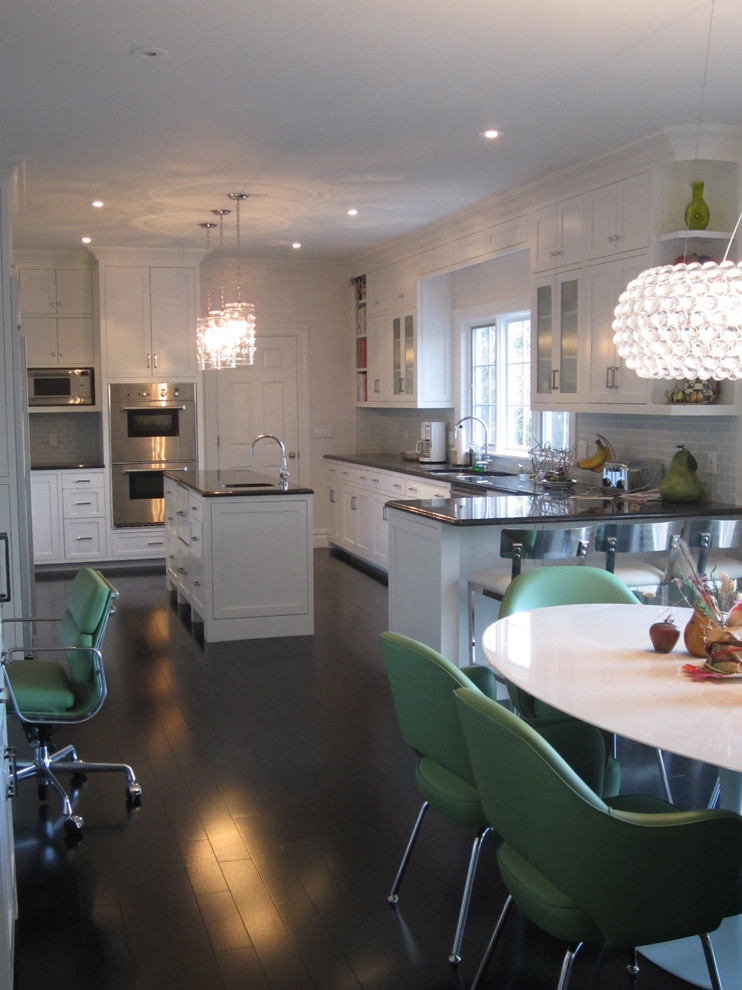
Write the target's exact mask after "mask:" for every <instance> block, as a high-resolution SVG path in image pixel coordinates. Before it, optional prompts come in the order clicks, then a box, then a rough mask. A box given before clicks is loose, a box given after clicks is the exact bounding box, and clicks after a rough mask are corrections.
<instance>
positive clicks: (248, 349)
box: [196, 193, 256, 371]
mask: <svg viewBox="0 0 742 990" xmlns="http://www.w3.org/2000/svg"><path fill="white" fill-rule="evenodd" d="M228 195H229V198H230V199H231V200H232V201H233V202H234V204H235V213H236V220H237V298H236V300H235V302H231V303H225V301H224V217H225V216H228V215H229V212H230V211H229V210H212V211H211V212H212V213H213V214H214V215H215V216H217V217H219V307H218V308H216V309H212V306H211V299H209V300H208V310H209V313H208V316H205V317H201V318H200V319H199V320H197V321H196V341H197V343H196V346H197V358H198V366H199V368H200V369H201V370H202V371H206V370H209V369H220V368H237V367H242V366H244V365H250V364H255V347H256V341H255V307H254V306H253V304H252V303H248V302H243V300H242V247H241V242H240V234H241V231H240V204H241V203H242V201H243V200H245V199H247V198H248V197H247V193H229V194H228ZM201 226H202V227H204V228H205V230H206V236H207V245H208V243H209V232H210V230H211V228H213V227H214V226H215V224H201Z"/></svg>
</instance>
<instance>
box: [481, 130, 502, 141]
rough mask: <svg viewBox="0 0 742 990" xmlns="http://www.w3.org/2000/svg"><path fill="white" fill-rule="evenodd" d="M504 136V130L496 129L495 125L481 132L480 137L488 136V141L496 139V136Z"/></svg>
mask: <svg viewBox="0 0 742 990" xmlns="http://www.w3.org/2000/svg"><path fill="white" fill-rule="evenodd" d="M501 136H502V131H496V130H495V129H494V127H490V128H488V129H487V130H486V131H481V132H480V137H483V138H487V140H488V141H494V140H495V139H496V138H499V137H501Z"/></svg>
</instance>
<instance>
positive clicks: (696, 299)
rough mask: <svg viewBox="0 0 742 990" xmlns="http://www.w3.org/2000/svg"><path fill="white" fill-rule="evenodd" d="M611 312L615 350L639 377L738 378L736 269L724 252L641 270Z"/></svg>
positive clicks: (741, 349)
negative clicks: (701, 259) (719, 260)
mask: <svg viewBox="0 0 742 990" xmlns="http://www.w3.org/2000/svg"><path fill="white" fill-rule="evenodd" d="M738 224H739V221H738ZM735 232H736V230H735ZM732 236H734V235H732ZM728 250H729V249H727V251H728ZM614 315H615V319H614V321H613V331H614V336H613V340H614V343H615V345H616V350H617V351H618V353H619V354H620V355H621V357H622V358H623V360H624V361H625V363H626V366H627V367H629V368H633V370H634V371H635V372H636V373H637V375H639V377H640V378H668V379H679V378H688V379H694V378H702V379H708V378H713V379H717V380H721V379H724V378H729V379H731V380H733V381H736V380H738V379H742V267H741V266H740V265H739V264H734V263H733V262H731V261H727V260H726V256H725V260H724V261H722V263H721V264H717V263H716V262H715V261H707V262H705V263H704V264H699V263H698V262H693V263H691V264H679V265H662V266H660V267H659V268H649V269H647V270H646V271H644V272H642V273H641V274H640V275H639V276H638V277H637V278H635V279H634V280H633V281H631V282H629V284H628V286H627V287H626V289H625V290H624V292H622V293H621V295H620V297H619V300H618V305H617V306H616V309H615V311H614Z"/></svg>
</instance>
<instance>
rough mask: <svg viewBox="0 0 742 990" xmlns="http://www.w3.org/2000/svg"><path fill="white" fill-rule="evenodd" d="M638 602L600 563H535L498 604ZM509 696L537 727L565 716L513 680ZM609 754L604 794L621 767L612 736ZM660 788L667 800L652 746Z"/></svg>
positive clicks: (506, 608) (615, 786)
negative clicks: (538, 564)
mask: <svg viewBox="0 0 742 990" xmlns="http://www.w3.org/2000/svg"><path fill="white" fill-rule="evenodd" d="M603 602H605V603H607V604H622V603H625V604H627V605H639V604H641V603H640V601H639V599H638V598H637V597H636V595H635V594H634V592H633V591H632V590H631V589H630V588H628V587H627V586H626V585H625V584H624V582H623V581H622V580H621V579H620V578H619V577H618V576H617V575H615V574H612V573H611V572H610V571H606V570H604V569H603V568H602V567H569V566H555V567H539V568H534V570H531V571H528V572H525V573H523V574H521V575H520V576H519V577H517V578H515V579H514V580H513V581H512V583H511V584H510V586H509V588H508V589H507V591H506V592H505V595H504V597H503V600H502V605H501V606H500V618H505V617H506V616H508V615H513V614H514V613H515V612H524V611H529V610H531V609H535V608H545V607H546V606H549V605H580V604H591V605H592V604H601V603H603ZM507 689H508V693H509V695H510V700H511V702H512V704H513V707H514V708H515V709H516V711H517V712H518V713H519V714H520V715H521V716H522V717H523V718H525V719H527V720H528V721H530V722H531V724H532V725H535V726H536V728H538V721H539V719H544V718H546V719H554V718H558V717H559V716H561V717H562V718H565V717H571V716H565V714H564V712H560V711H558V709H556V708H553V707H552V706H551V705H547V704H546V703H545V702H543V701H539V700H538V699H537V698H534V697H533V696H532V695H530V694H528V692H527V691H523V690H522V689H521V688H519V687H517V685H515V684H511V683H510V682H508V683H507ZM609 751H610V753H611V755H610V756H609V758H608V766H607V767H606V789H605V791H604V796H606V795H611V794H618V790H619V787H620V786H621V767H620V765H619V763H618V760H617V759H616V754H615V740H614V742H613V744H612V745H611V746H610V748H609ZM655 755H656V757H657V766H658V769H659V773H660V778H661V781H662V788H663V791H664V794H665V797H666V798H667V800H668V801H672V792H671V789H670V781H669V779H668V776H667V769H666V767H665V761H664V757H663V755H662V751H661V750H659V749H658V750H655Z"/></svg>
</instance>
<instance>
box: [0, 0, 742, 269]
mask: <svg viewBox="0 0 742 990" xmlns="http://www.w3.org/2000/svg"><path fill="white" fill-rule="evenodd" d="M711 10H712V0H621V2H620V3H616V4H606V3H600V2H596V0H563V2H561V3H557V2H555V0H507V2H505V0H458V2H456V3H450V2H448V3H445V4H444V3H442V2H441V0H364V2H362V3H361V2H359V0H314V2H313V3H307V2H306V0H305V2H299V0H198V2H197V0H156V2H153V0H117V2H101V0H63V2H60V0H9V3H7V4H5V5H4V7H3V12H2V14H0V93H1V94H2V98H1V99H0V156H3V157H6V158H7V157H18V158H19V159H22V160H24V161H25V163H26V165H25V167H26V189H27V195H26V204H25V206H24V208H23V209H22V210H21V211H20V212H19V213H18V215H17V216H16V218H15V220H14V242H15V244H16V246H17V247H22V248H55V249H56V248H67V247H78V246H79V245H80V238H81V236H82V235H84V234H88V235H90V236H91V237H92V238H93V241H94V244H95V245H96V246H106V247H112V246H140V247H165V246H167V247H195V248H200V247H204V246H205V235H204V232H203V231H202V230H200V229H199V227H198V223H199V222H200V221H205V220H211V219H213V217H211V215H210V210H212V209H215V208H217V207H225V208H226V207H228V206H229V205H230V204H229V202H228V201H227V198H226V194H227V193H228V192H246V193H249V195H250V199H249V200H248V201H247V202H246V203H245V204H244V206H243V212H242V218H243V225H242V230H243V247H244V251H245V253H246V254H249V253H252V254H253V255H255V256H258V255H259V256H265V257H288V256H291V257H295V256H296V254H295V252H293V251H292V249H291V247H290V245H291V243H292V242H293V241H295V240H298V241H301V242H302V244H303V248H302V252H301V256H302V257H335V258H339V257H347V256H348V255H349V254H350V253H353V252H360V251H363V250H366V249H368V248H372V247H373V246H374V245H376V244H379V243H381V242H383V241H385V240H389V239H390V238H392V237H395V236H397V235H400V234H404V233H406V232H408V231H411V230H414V229H416V228H418V227H421V226H423V225H424V224H426V223H429V222H431V221H433V220H436V219H438V218H440V217H443V216H446V215H448V214H451V213H454V212H456V211H457V210H460V209H462V208H464V207H467V206H470V205H472V204H474V203H476V202H479V201H480V200H483V199H486V198H488V197H490V196H493V195H495V194H497V193H500V192H503V191H505V190H507V189H509V188H512V187H514V186H517V185H520V184H522V183H523V182H525V181H528V180H530V179H534V178H536V177H538V176H540V175H543V174H545V173H547V172H550V171H553V170H554V169H557V168H559V167H561V166H564V165H567V164H570V163H572V162H575V161H578V160H580V159H583V158H587V157H590V156H592V155H596V154H599V153H602V152H605V151H607V150H609V149H611V148H615V147H618V146H620V145H623V144H625V143H628V142H631V141H633V140H635V139H636V138H639V137H643V136H646V135H649V134H652V133H654V132H656V131H658V130H660V128H662V127H664V126H669V125H675V124H694V123H696V122H697V121H698V120H699V119H703V121H704V123H722V124H739V123H740V122H742V99H741V97H742V72H741V71H740V68H739V53H740V50H741V49H742V44H741V43H742V20H741V19H740V16H739V0H715V7H714V15H713V22H712V31H711V42H710V47H709V51H710V58H709V65H708V72H707V73H706V74H705V73H704V66H705V62H706V52H707V38H708V36H709V24H710V16H711ZM142 47H146V48H158V49H164V50H165V51H166V52H167V54H166V55H163V56H161V57H157V58H153V57H148V56H141V55H139V56H136V55H132V54H131V52H132V50H133V49H137V48H142ZM704 75H705V78H706V82H705V98H704V102H703V108H702V109H701V108H700V102H701V100H700V98H701V92H702V87H703V81H704ZM487 127H499V128H502V129H503V131H504V132H505V134H504V136H503V137H502V138H500V139H499V140H498V141H496V142H487V141H485V140H484V139H483V138H481V137H480V132H481V131H482V130H484V129H485V128H487ZM96 198H99V199H102V200H103V201H104V202H105V207H104V209H102V210H94V209H93V208H91V206H90V202H91V201H92V200H93V199H96ZM350 207H356V208H357V209H358V210H359V215H358V217H356V218H354V219H351V218H350V217H348V216H347V215H346V211H347V210H348V208H350ZM227 222H229V221H227ZM231 233H232V234H233V229H232V231H231ZM212 246H213V242H212Z"/></svg>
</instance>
